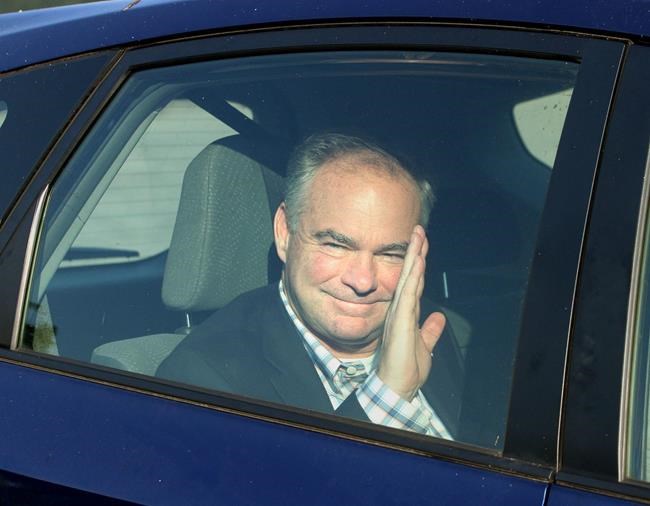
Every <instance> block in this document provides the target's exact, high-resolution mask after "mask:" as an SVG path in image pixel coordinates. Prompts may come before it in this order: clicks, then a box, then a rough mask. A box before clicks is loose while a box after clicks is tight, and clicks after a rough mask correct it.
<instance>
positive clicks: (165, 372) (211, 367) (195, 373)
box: [157, 284, 462, 435]
mask: <svg viewBox="0 0 650 506" xmlns="http://www.w3.org/2000/svg"><path fill="white" fill-rule="evenodd" d="M423 312H424V311H423ZM427 314H428V312H427ZM157 376H159V377H162V378H166V379H170V380H174V381H178V382H181V383H186V384H191V385H198V386H202V387H206V388H211V389H214V390H220V391H225V392H229V393H235V394H240V395H244V396H247V397H252V398H255V399H263V400H266V401H271V402H277V403H281V404H287V405H291V406H297V407H300V408H305V409H308V410H315V411H320V412H324V413H336V414H337V415H341V416H346V417H351V418H355V419H359V420H364V421H369V420H368V418H367V417H366V415H365V412H364V411H363V409H362V408H361V406H360V405H359V403H358V401H357V399H356V396H355V395H350V396H349V397H348V399H346V401H345V402H344V403H343V404H342V405H341V406H340V407H339V408H338V409H337V410H336V411H335V410H334V409H333V408H332V405H331V404H330V401H329V398H328V396H327V393H326V392H325V389H324V388H323V385H322V383H321V380H320V378H319V376H318V374H317V372H316V370H315V369H314V365H313V363H312V361H311V359H310V357H309V355H308V354H307V352H306V350H305V347H304V345H303V342H302V338H301V336H300V334H299V333H298V331H297V329H296V328H295V326H294V325H293V323H292V322H291V319H290V318H289V315H288V314H287V312H286V310H285V308H284V306H283V305H282V300H281V299H280V295H279V293H278V286H277V284H274V285H269V286H266V287H263V288H259V289H257V290H253V291H251V292H248V293H245V294H243V295H241V296H239V297H238V298H237V299H235V300H234V301H233V302H231V303H230V304H229V305H228V306H226V307H224V308H223V309H220V310H219V311H217V312H216V313H214V314H213V315H212V316H210V317H209V318H208V319H207V320H206V321H205V322H204V323H202V324H201V325H199V326H198V327H196V329H195V330H193V331H192V332H191V333H190V335H189V336H188V337H187V338H186V339H185V340H183V342H181V344H180V345H179V346H178V347H177V348H176V349H175V350H174V351H173V352H172V354H171V355H170V356H169V357H168V358H167V359H166V360H165V361H164V362H163V363H162V364H161V365H160V367H159V368H158V372H157ZM461 378H462V374H461V365H460V359H459V354H458V352H457V346H456V343H455V340H454V338H453V336H452V334H451V333H450V332H449V331H447V330H445V333H444V334H443V336H442V337H441V339H440V341H439V342H438V345H437V346H436V349H435V352H434V364H433V367H432V372H431V374H430V376H429V378H428V380H427V382H426V383H425V385H423V387H422V391H423V393H424V395H425V396H426V398H427V400H428V401H429V403H430V404H431V406H432V407H433V409H434V410H435V411H436V413H437V415H438V416H439V417H440V418H441V420H442V421H443V423H445V426H446V427H447V428H448V430H449V431H450V432H451V433H452V435H454V434H455V433H456V427H457V419H458V413H459V405H460V391H461V384H460V383H461Z"/></svg>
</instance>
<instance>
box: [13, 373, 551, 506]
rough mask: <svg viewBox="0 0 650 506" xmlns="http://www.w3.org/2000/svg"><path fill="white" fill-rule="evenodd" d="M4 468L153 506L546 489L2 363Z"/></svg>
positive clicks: (516, 494)
mask: <svg viewBox="0 0 650 506" xmlns="http://www.w3.org/2000/svg"><path fill="white" fill-rule="evenodd" d="M0 384H1V385H3V387H2V390H1V391H0V412H2V416H1V417H0V424H1V429H0V430H2V431H3V433H4V434H5V435H6V436H7V435H8V437H5V438H4V440H3V442H2V444H1V445H0V466H1V468H2V469H4V470H7V471H10V472H14V473H19V474H22V475H26V476H29V477H34V478H38V479H40V480H46V481H49V482H53V483H57V484H62V485H66V486H69V487H74V488H76V489H81V490H87V491H93V492H96V493H100V494H104V495H109V496H113V497H118V498H122V499H127V500H130V501H135V502H141V503H148V504H160V505H163V504H170V505H178V504H215V503H219V504H278V505H287V504H314V505H316V504H327V505H331V504H333V503H334V504H336V503H340V502H341V501H349V500H351V501H353V502H354V504H355V505H362V504H368V505H376V504H409V505H415V504H436V505H457V504H481V505H491V504H499V505H517V506H520V505H529V504H530V505H536V504H542V498H543V495H544V491H545V488H546V485H545V484H544V483H539V482H532V481H528V480H525V479H521V478H514V477H511V476H506V475H502V474H499V473H495V472H488V471H484V470H480V469H476V468H471V467H466V466H463V465H459V464H455V463H449V462H444V461H441V460H437V459H435V458H429V457H423V456H417V455H413V454H410V453H406V452H401V451H397V450H390V449H386V448H381V447H378V446H373V445H370V444H364V443H360V442H354V441H349V440H345V439H342V438H338V437H335V436H328V435H323V434H318V433H315V432H310V431H305V430H301V429H296V428H293V427H287V426H282V425H278V424H274V423H270V422H263V421H259V420H254V419H251V418H247V417H243V416H238V415H233V414H226V413H221V412H218V411H215V410H211V409H207V408H203V407H198V406H194V405H190V404H185V403H180V402H174V401H171V400H167V399H161V398H157V397H154V396H150V395H146V394H141V393H136V392H129V391H125V390H121V389H119V388H113V387H109V386H104V385H98V384H93V383H90V382H86V381H83V380H79V379H73V378H69V377H65V376H60V375H57V374H52V373H48V372H43V371H38V370H33V369H29V368H25V367H19V366H15V365H11V364H6V363H0Z"/></svg>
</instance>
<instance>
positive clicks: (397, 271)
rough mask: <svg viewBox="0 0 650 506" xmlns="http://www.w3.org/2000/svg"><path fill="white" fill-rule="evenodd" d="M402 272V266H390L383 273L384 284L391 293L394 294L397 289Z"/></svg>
mask: <svg viewBox="0 0 650 506" xmlns="http://www.w3.org/2000/svg"><path fill="white" fill-rule="evenodd" d="M401 274H402V266H395V267H391V268H388V269H386V270H385V272H383V273H382V280H383V285H384V287H385V288H386V291H388V292H390V293H391V295H393V294H394V293H395V290H396V289H397V283H398V282H399V277H400V275H401Z"/></svg>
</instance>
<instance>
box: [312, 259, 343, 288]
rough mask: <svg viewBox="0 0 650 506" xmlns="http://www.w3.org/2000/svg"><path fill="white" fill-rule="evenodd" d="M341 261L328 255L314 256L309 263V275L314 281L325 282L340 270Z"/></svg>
mask: <svg viewBox="0 0 650 506" xmlns="http://www.w3.org/2000/svg"><path fill="white" fill-rule="evenodd" d="M340 264H341V259H338V258H332V257H331V256H328V255H323V254H315V255H313V256H312V258H311V262H309V267H308V269H309V275H310V277H311V279H312V280H314V281H319V282H322V281H327V280H328V279H331V278H333V277H335V276H336V275H337V273H338V271H339V270H340Z"/></svg>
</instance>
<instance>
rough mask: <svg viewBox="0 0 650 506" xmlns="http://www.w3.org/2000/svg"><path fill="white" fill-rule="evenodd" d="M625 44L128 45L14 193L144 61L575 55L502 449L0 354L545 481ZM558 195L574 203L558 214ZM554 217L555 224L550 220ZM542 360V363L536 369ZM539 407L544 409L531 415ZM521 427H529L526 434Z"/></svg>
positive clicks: (453, 39)
mask: <svg viewBox="0 0 650 506" xmlns="http://www.w3.org/2000/svg"><path fill="white" fill-rule="evenodd" d="M388 28H390V29H388ZM623 46H624V45H623V43H622V42H621V41H615V40H614V41H613V40H604V39H597V38H587V37H583V36H569V35H561V34H550V33H547V32H532V31H530V32H529V31H519V30H511V29H491V28H475V27H462V28H461V27H458V26H446V25H434V24H431V25H425V24H422V23H419V24H405V23H399V24H388V23H381V24H377V25H370V24H365V25H359V26H350V25H347V26H327V27H311V28H298V29H286V27H285V29H282V30H277V31H276V30H274V29H269V30H261V31H252V32H250V33H238V34H235V35H228V34H225V35H216V36H202V37H199V38H188V39H185V40H178V41H172V42H168V43H156V44H151V45H149V46H145V47H141V48H133V49H129V50H128V51H126V52H124V53H122V55H121V58H120V60H119V61H118V62H117V63H116V65H115V66H114V68H113V69H112V71H111V73H110V74H109V75H108V76H107V77H106V79H105V80H104V81H103V82H102V83H101V84H100V85H99V86H98V88H97V89H96V91H95V93H94V94H93V95H92V97H91V98H90V99H89V100H88V101H87V103H86V106H85V107H84V109H83V110H82V111H81V113H80V114H79V117H78V118H77V120H76V121H75V122H74V123H73V124H72V127H71V128H70V129H69V132H67V133H66V135H65V136H64V137H63V138H62V139H61V140H60V142H59V143H58V144H57V146H56V147H55V149H54V151H53V153H52V156H50V157H49V159H48V160H47V162H46V163H45V164H44V165H43V166H42V167H41V168H40V170H39V171H38V173H37V175H36V177H35V178H34V180H33V181H32V184H31V185H30V187H29V188H28V190H27V191H26V192H25V194H24V195H23V197H22V200H21V203H23V206H26V205H27V204H28V203H30V202H34V201H35V200H36V199H37V197H38V195H41V194H42V192H44V191H45V190H44V189H45V188H46V187H47V185H48V184H49V183H51V182H52V181H53V180H54V178H55V177H56V176H57V174H58V173H59V171H60V170H62V168H63V167H64V165H65V163H66V162H67V159H68V158H69V156H70V154H71V152H72V151H73V149H74V146H75V145H76V144H77V143H78V141H79V139H80V138H81V137H82V136H83V135H84V134H85V133H86V132H87V131H88V130H89V128H90V127H91V126H92V124H93V123H94V120H95V119H96V118H97V117H98V116H99V114H101V110H102V109H103V108H104V107H105V106H106V105H107V104H108V103H109V102H110V100H111V98H112V96H113V94H114V93H115V92H116V90H117V89H118V88H119V86H120V84H121V83H122V82H124V81H125V80H126V79H128V77H129V76H130V75H131V73H133V72H136V71H138V70H140V69H144V68H151V67H158V66H165V65H170V64H175V63H187V62H190V61H199V60H204V59H211V58H222V57H237V56H246V55H263V54H269V53H282V52H298V51H318V50H328V51H332V50H353V49H364V50H369V49H399V50H405V49H412V50H430V51H475V52H483V53H489V54H506V55H512V56H529V57H531V56H532V57H539V58H562V59H568V60H572V61H580V62H581V66H580V69H579V74H578V81H577V82H576V90H575V91H574V99H573V102H572V105H571V107H570V109H569V113H568V115H567V118H566V123H565V129H566V130H567V131H568V134H566V135H563V137H562V140H561V143H560V147H559V150H558V153H557V157H556V166H555V169H554V177H553V178H552V181H551V187H550V188H549V195H550V197H551V199H550V200H549V201H548V202H547V209H546V210H545V211H544V215H543V218H542V222H541V225H540V231H539V237H540V240H541V242H540V243H539V244H538V246H537V255H536V259H535V262H534V263H533V267H532V271H531V276H530V281H529V291H528V292H527V296H526V302H525V306H524V312H523V316H522V318H523V321H522V326H521V328H522V333H521V334H520V336H519V341H518V350H517V359H516V369H515V374H514V378H513V390H512V398H511V405H510V416H509V420H508V427H507V433H506V434H507V437H506V442H505V447H504V450H503V452H502V453H501V454H497V453H496V452H490V451H488V450H485V449H478V448H476V449H474V448H470V447H468V446H467V445H465V444H462V443H454V442H447V441H439V440H434V439H431V438H427V437H424V436H419V435H417V434H410V433H404V432H400V431H396V430H392V429H387V428H383V427H378V426H368V425H366V424H362V423H358V422H354V421H349V420H343V419H340V418H336V417H333V416H328V415H314V414H308V413H305V412H303V411H300V410H298V409H294V408H291V407H278V406H275V405H271V404H268V403H264V402H262V401H252V400H248V399H244V398H241V397H237V396H234V395H228V394H220V393H216V392H208V391H205V390H202V389H200V388H188V387H183V386H180V385H173V384H170V383H169V382H164V381H162V380H158V379H156V378H145V377H143V376H139V375H137V374H129V373H122V372H117V371H111V370H108V369H103V368H102V367H100V366H95V365H92V364H86V363H79V362H75V361H72V360H69V359H65V358H53V357H47V356H42V355H39V354H36V353H30V352H26V351H20V352H17V351H13V350H9V349H0V358H2V357H4V358H5V359H8V360H11V361H18V362H20V363H25V364H31V365H33V366H37V367H42V368H45V369H47V370H51V371H52V372H55V373H62V374H68V375H73V376H76V377H82V378H85V379H88V380H90V381H98V382H101V383H109V384H111V385H115V386H118V387H122V388H126V389H129V390H134V389H135V390H137V391H141V392H151V393H153V394H155V395H164V396H169V397H172V398H175V399H178V400H182V401H184V402H190V403H197V404H200V405H206V404H207V405H211V406H214V407H215V408H216V409H219V410H225V411H229V412H232V411H235V412H237V413H240V414H243V415H245V416H250V417H253V418H263V419H267V420H272V421H276V422H279V423H283V424H287V423H288V424H290V425H297V426H301V427H306V428H308V429H309V430H316V431H319V432H326V433H336V434H340V435H342V436H343V437H353V438H359V439H361V440H363V441H373V442H374V443H375V444H379V445H382V446H388V447H397V448H402V449H405V450H407V451H415V452H417V453H425V454H429V455H435V456H438V457H441V458H443V459H447V460H449V459H451V460H454V461H462V462H466V463H470V464H472V465H478V466H481V467H483V466H484V467H487V468H490V469H495V468H496V469H501V470H503V471H505V472H508V473H515V474H518V475H522V476H528V477H533V478H535V479H538V480H539V479H541V480H544V481H546V480H549V479H551V477H552V475H553V471H554V468H555V462H556V457H557V453H556V447H557V445H556V440H557V434H558V414H559V406H560V396H561V393H562V376H563V370H564V357H565V350H566V340H567V337H568V333H569V328H570V318H571V306H572V303H573V295H574V286H575V283H576V275H577V264H578V260H579V257H580V252H581V247H582V237H583V229H584V224H585V221H586V218H587V213H588V209H589V198H590V195H591V187H592V181H593V177H594V174H595V171H596V167H597V163H598V156H597V153H599V151H600V143H601V140H602V136H603V132H604V128H605V123H606V119H607V114H608V111H609V107H610V99H611V95H612V93H613V89H614V86H615V80H616V76H617V71H618V68H619V64H620V59H621V55H622V51H623ZM576 97H577V98H576ZM590 97H591V101H590ZM583 121H585V123H587V125H588V128H581V129H577V128H576V126H578V125H581V124H582V122H583ZM576 173H579V177H576V176H575V174H576ZM558 174H559V175H558ZM566 202H571V203H572V206H571V212H570V213H568V216H566V215H567V213H566V211H567V205H566ZM23 208H24V207H23ZM34 217H35V218H36V219H38V213H35V212H34V210H33V209H31V210H29V211H27V212H26V213H25V217H24V220H23V224H22V225H21V226H22V227H27V226H31V225H32V219H33V218H34ZM558 219H561V221H559V222H558ZM557 223H563V228H562V230H563V231H564V232H565V237H564V239H566V238H567V237H568V239H569V240H568V243H567V242H566V241H560V240H558V239H557V238H556V237H555V232H556V231H557V230H556V228H555V227H556V225H557ZM23 237H29V234H23ZM19 239H20V238H18V239H16V241H13V243H12V244H14V246H17V248H18V251H20V250H21V249H22V251H25V250H26V249H27V245H26V244H24V243H21V240H23V241H24V239H20V240H19ZM9 249H12V248H9ZM5 252H6V250H5ZM5 252H3V254H4V253H5ZM0 260H1V258H0ZM25 268H26V269H30V266H29V265H26V267H25ZM26 272H29V271H28V270H27V271H26ZM550 272H553V273H555V274H556V275H558V276H559V279H560V280H561V282H560V283H557V284H556V285H554V286H548V283H546V280H547V279H548V278H549V273H550ZM558 276H553V277H556V278H557V277H558ZM15 277H16V276H14V278H15ZM12 283H14V286H15V287H16V291H17V292H18V291H19V290H18V287H19V285H20V280H13V281H12ZM14 300H15V299H14ZM548 300H553V301H555V303H556V304H555V307H554V310H553V313H552V317H551V318H549V317H548V314H549V310H548V308H547V307H546V306H547V304H546V302H547V301H548ZM20 306H22V301H21V304H20V305H19V307H20ZM21 310H22V309H21ZM540 321H544V323H545V327H544V329H541V328H540V326H539V322H540ZM3 323H4V322H3ZM549 329H552V330H551V333H552V335H553V342H552V343H551V344H549V343H548V339H546V341H545V343H544V344H545V345H544V346H541V343H540V336H541V337H542V338H547V337H548V335H549ZM2 330H4V331H5V333H4V334H3V335H4V336H8V335H11V333H9V332H6V331H7V330H8V329H6V328H5V329H2ZM16 331H17V329H12V332H13V334H14V335H15V333H16ZM3 344H4V345H5V347H8V346H9V343H8V342H7V341H5V342H4V343H3ZM540 360H541V361H542V363H544V362H546V363H547V364H548V366H546V367H537V368H535V365H536V364H539V363H540ZM531 392H535V397H534V398H531V395H530V394H531ZM539 413H546V414H547V415H546V416H545V417H544V416H539ZM527 427H535V430H534V431H533V433H532V434H531V432H530V431H529V430H528V429H527ZM531 436H534V437H531Z"/></svg>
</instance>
